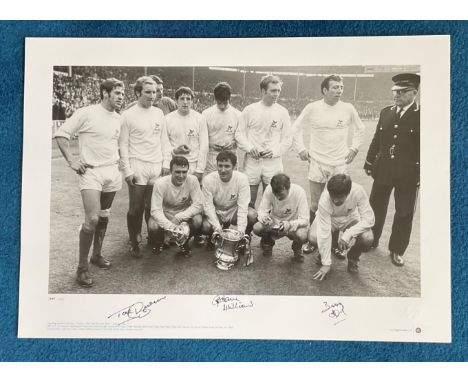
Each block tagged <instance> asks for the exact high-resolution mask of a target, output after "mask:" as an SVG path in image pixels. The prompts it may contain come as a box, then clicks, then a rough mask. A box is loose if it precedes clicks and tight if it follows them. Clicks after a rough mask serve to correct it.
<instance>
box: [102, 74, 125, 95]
mask: <svg viewBox="0 0 468 382" xmlns="http://www.w3.org/2000/svg"><path fill="white" fill-rule="evenodd" d="M119 87H120V88H123V87H124V84H123V82H122V81H120V80H118V79H117V78H113V77H112V78H108V79H106V80H104V81H102V82H101V84H100V85H99V93H100V95H101V99H103V98H104V92H105V91H106V92H107V93H110V92H111V91H112V90H114V89H115V88H119Z"/></svg>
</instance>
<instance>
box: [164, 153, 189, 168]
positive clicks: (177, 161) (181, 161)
mask: <svg viewBox="0 0 468 382" xmlns="http://www.w3.org/2000/svg"><path fill="white" fill-rule="evenodd" d="M174 165H176V166H181V167H187V168H190V165H189V162H188V160H187V158H186V157H183V156H180V155H177V156H175V157H174V158H172V159H171V162H170V163H169V170H171V171H172V168H173V167H174Z"/></svg>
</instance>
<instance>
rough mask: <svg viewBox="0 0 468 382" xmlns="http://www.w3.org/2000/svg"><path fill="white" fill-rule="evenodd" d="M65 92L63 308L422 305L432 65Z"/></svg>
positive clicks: (54, 239)
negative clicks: (423, 176)
mask: <svg viewBox="0 0 468 382" xmlns="http://www.w3.org/2000/svg"><path fill="white" fill-rule="evenodd" d="M53 80H54V87H53V91H54V93H53V99H52V120H53V122H52V128H53V132H52V139H54V142H53V149H52V184H51V235H50V264H49V267H50V279H49V293H100V294H102V293H112V294H114V293H138V294H154V293H163V294H217V293H222V294H247V295H257V294H260V295H310V296H317V295H324V296H328V295H333V296H395V297H397V296H404V297H409V296H413V297H418V296H419V295H420V237H419V209H418V204H417V194H418V188H419V162H420V159H419V156H420V155H419V141H420V118H419V115H420V101H419V99H420V98H419V92H420V91H421V84H420V82H421V76H420V68H419V67H418V66H405V65H400V66H398V65H395V66H392V65H388V66H358V65H356V66H320V67H312V66H311V67H267V66H265V67H76V66H56V67H54V77H53ZM153 108H156V109H153ZM406 111H408V112H406ZM99 114H101V116H99ZM400 114H401V116H400ZM404 114H406V116H405V118H403V115H404ZM105 115H107V119H101V118H105ZM400 120H401V121H400ZM93 124H96V126H95V125H93ZM96 129H103V131H101V132H100V131H99V130H96ZM119 132H120V135H118V134H119ZM184 150H185V151H184ZM180 157H183V158H185V159H186V160H183V159H181V158H180ZM106 167H109V168H108V170H109V172H110V174H109V175H104V174H102V175H97V174H94V172H95V171H96V170H97V171H98V172H101V171H106V169H105V168H106ZM99 168H100V169H99ZM112 168H113V169H112ZM119 169H120V171H119ZM91 173H93V175H92V179H93V180H91V179H90V180H89V181H88V180H85V179H86V178H87V177H88V176H90V175H91ZM101 176H102V178H101ZM194 176H195V177H196V178H197V179H195V178H194ZM275 176H276V177H275ZM99 178H101V179H99ZM163 178H165V179H163ZM330 180H331V183H329V181H330ZM88 182H89V183H88ZM95 182H96V183H95ZM271 182H272V183H271ZM270 183H271V184H270ZM269 185H270V188H269V189H267V187H268V186H269ZM184 188H186V190H183V189H184ZM393 190H394V194H393V197H392V198H391V199H392V200H391V203H390V200H389V199H390V194H391V192H392V191H393ZM152 204H155V205H152ZM80 224H81V227H80V229H79V230H78V229H77V227H79V226H80ZM184 228H185V230H186V232H184ZM347 231H348V232H347ZM179 235H180V236H181V238H180V239H179V242H178V240H177V239H178V237H179ZM64 237H68V238H69V239H68V240H66V241H64V240H63V238H64ZM178 244H179V245H178ZM83 288H85V289H83Z"/></svg>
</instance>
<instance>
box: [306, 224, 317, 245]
mask: <svg viewBox="0 0 468 382" xmlns="http://www.w3.org/2000/svg"><path fill="white" fill-rule="evenodd" d="M307 239H308V240H309V243H310V244H313V245H315V246H316V245H317V234H316V233H315V232H314V230H313V229H312V228H310V229H309V234H308V235H307Z"/></svg>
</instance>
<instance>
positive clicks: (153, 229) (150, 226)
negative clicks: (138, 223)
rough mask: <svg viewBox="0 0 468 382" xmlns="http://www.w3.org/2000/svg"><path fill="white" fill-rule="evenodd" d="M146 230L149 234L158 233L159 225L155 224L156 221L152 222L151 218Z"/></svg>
mask: <svg viewBox="0 0 468 382" xmlns="http://www.w3.org/2000/svg"><path fill="white" fill-rule="evenodd" d="M148 230H149V231H151V232H157V231H159V225H158V223H156V220H154V219H153V218H152V217H151V218H150V219H149V221H148Z"/></svg>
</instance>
